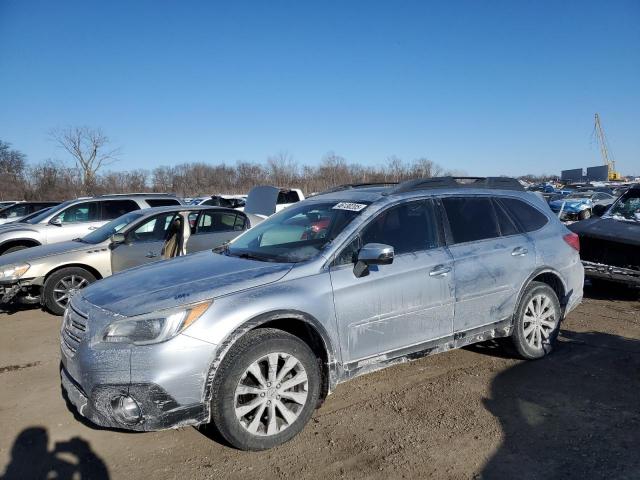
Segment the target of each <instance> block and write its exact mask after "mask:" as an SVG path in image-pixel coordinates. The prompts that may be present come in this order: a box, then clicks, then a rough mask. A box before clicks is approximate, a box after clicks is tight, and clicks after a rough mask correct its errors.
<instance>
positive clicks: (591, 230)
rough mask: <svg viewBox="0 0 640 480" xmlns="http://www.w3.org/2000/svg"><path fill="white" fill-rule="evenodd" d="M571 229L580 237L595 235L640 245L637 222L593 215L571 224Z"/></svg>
mask: <svg viewBox="0 0 640 480" xmlns="http://www.w3.org/2000/svg"><path fill="white" fill-rule="evenodd" d="M569 229H570V230H571V231H572V232H575V233H577V234H578V235H579V236H580V237H593V238H598V239H601V240H610V241H612V242H616V243H626V244H629V245H636V246H640V223H637V222H626V221H623V220H615V219H613V218H597V217H592V218H590V219H588V220H583V221H582V222H576V223H574V224H571V225H569Z"/></svg>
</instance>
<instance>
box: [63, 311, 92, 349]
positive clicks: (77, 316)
mask: <svg viewBox="0 0 640 480" xmlns="http://www.w3.org/2000/svg"><path fill="white" fill-rule="evenodd" d="M86 331H87V316H86V315H84V314H82V313H80V312H79V311H77V310H76V309H74V308H73V306H69V308H67V311H66V313H65V316H64V326H63V328H62V344H63V346H64V347H66V349H67V350H68V352H69V353H70V355H71V356H73V355H74V354H75V353H76V351H77V350H78V346H79V345H80V342H82V340H83V339H84V336H85V333H86Z"/></svg>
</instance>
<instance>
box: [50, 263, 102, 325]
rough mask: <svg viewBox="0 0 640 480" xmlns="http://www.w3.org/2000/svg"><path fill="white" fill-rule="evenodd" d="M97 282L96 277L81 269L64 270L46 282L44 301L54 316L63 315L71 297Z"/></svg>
mask: <svg viewBox="0 0 640 480" xmlns="http://www.w3.org/2000/svg"><path fill="white" fill-rule="evenodd" d="M95 281H96V277H95V276H94V275H93V274H92V273H91V272H89V271H87V270H85V269H84V268H80V267H68V268H62V269H60V270H58V271H57V272H54V273H52V274H51V275H50V276H49V278H47V280H46V281H45V282H44V287H43V289H42V301H43V303H44V306H45V307H46V309H47V310H49V311H50V312H51V313H53V314H54V315H62V314H63V313H64V309H65V308H67V304H68V303H69V300H70V299H71V297H72V296H73V295H74V294H75V293H76V292H77V291H78V290H80V289H82V288H84V287H86V286H88V285H89V284H91V283H93V282H95Z"/></svg>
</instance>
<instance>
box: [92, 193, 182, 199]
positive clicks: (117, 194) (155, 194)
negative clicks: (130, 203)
mask: <svg viewBox="0 0 640 480" xmlns="http://www.w3.org/2000/svg"><path fill="white" fill-rule="evenodd" d="M146 195H149V196H160V197H175V196H176V195H175V194H173V193H155V192H134V193H105V194H104V195H96V197H95V198H99V197H138V196H146ZM89 198H91V197H89Z"/></svg>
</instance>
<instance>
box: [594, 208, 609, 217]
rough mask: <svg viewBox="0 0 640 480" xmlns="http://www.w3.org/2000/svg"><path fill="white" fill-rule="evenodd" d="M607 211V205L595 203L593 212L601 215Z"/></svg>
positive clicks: (598, 215) (597, 215)
mask: <svg viewBox="0 0 640 480" xmlns="http://www.w3.org/2000/svg"><path fill="white" fill-rule="evenodd" d="M606 211H607V205H594V207H593V214H594V215H595V216H596V217H601V216H602V215H604V213H605V212H606Z"/></svg>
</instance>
